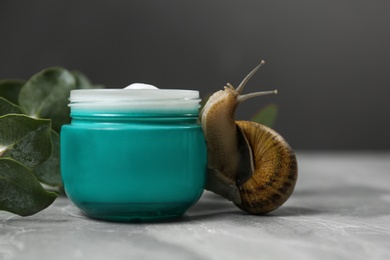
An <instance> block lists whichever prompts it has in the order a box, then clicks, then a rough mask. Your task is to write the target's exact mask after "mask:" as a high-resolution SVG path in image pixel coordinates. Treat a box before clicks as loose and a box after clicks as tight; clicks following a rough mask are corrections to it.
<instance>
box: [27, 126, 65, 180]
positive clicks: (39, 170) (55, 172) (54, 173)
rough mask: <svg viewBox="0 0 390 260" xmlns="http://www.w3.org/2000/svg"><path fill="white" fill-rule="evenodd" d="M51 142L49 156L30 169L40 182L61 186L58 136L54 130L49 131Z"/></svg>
mask: <svg viewBox="0 0 390 260" xmlns="http://www.w3.org/2000/svg"><path fill="white" fill-rule="evenodd" d="M51 142H52V145H53V149H52V152H51V156H50V157H49V159H47V161H45V162H44V163H43V164H41V165H39V166H37V167H35V168H33V169H32V171H33V173H34V174H35V176H36V177H37V178H38V180H39V181H40V182H42V183H44V184H47V185H49V186H53V187H61V186H62V181H61V174H60V136H59V135H58V134H57V133H56V132H54V131H51Z"/></svg>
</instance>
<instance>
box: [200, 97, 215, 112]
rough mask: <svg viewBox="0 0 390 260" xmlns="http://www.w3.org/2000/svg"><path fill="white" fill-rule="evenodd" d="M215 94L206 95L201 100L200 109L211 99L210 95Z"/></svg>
mask: <svg viewBox="0 0 390 260" xmlns="http://www.w3.org/2000/svg"><path fill="white" fill-rule="evenodd" d="M212 95H213V94H211V93H209V94H207V95H206V96H204V97H203V98H202V100H201V102H200V110H202V109H203V107H204V106H205V105H206V103H207V101H209V99H210V97H211V96H212Z"/></svg>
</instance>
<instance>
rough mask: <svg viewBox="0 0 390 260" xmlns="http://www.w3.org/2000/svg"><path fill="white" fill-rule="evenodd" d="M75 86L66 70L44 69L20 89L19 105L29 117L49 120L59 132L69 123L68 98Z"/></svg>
mask: <svg viewBox="0 0 390 260" xmlns="http://www.w3.org/2000/svg"><path fill="white" fill-rule="evenodd" d="M76 84H77V83H76V79H75V77H74V76H73V74H72V73H70V72H69V71H68V70H66V69H63V68H48V69H45V70H43V71H41V72H39V73H37V74H35V75H34V76H32V77H31V78H30V79H29V80H28V81H27V82H26V84H25V85H24V86H23V87H22V89H21V90H20V93H19V99H18V100H19V105H20V107H21V108H22V110H23V111H24V112H25V113H26V114H27V115H29V116H31V117H34V118H48V119H51V120H52V126H53V129H55V130H57V131H59V130H60V128H61V126H62V125H63V124H66V123H69V122H70V117H69V108H68V98H69V93H70V91H71V90H72V89H75V88H76Z"/></svg>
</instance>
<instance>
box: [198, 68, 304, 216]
mask: <svg viewBox="0 0 390 260" xmlns="http://www.w3.org/2000/svg"><path fill="white" fill-rule="evenodd" d="M264 63H265V62H264V61H261V63H260V64H259V65H258V66H256V67H255V68H254V69H253V70H252V71H251V72H250V73H249V74H248V75H247V76H246V77H245V78H244V80H243V81H242V82H241V84H240V85H239V86H238V87H237V88H236V89H235V88H234V87H233V86H232V85H231V84H230V83H227V86H225V87H224V90H219V91H217V92H215V93H214V94H213V95H211V96H210V98H209V99H208V101H207V102H206V104H205V105H204V107H203V108H202V110H201V112H200V123H201V125H202V130H203V133H204V136H205V139H206V146H207V160H208V162H207V164H208V165H207V166H208V173H207V180H206V185H205V189H206V190H209V191H212V192H214V193H217V194H219V195H221V196H223V197H225V198H227V199H228V200H230V201H232V202H233V203H234V204H235V205H236V206H238V207H239V208H240V209H242V210H244V211H246V212H248V213H251V214H265V213H268V212H270V211H273V210H275V209H276V208H278V207H279V206H281V205H282V204H283V203H284V202H286V200H287V199H288V198H289V197H290V196H291V194H292V193H293V190H294V187H295V184H296V181H297V177H298V167H297V160H296V156H295V153H294V151H293V150H292V148H291V147H290V146H289V144H288V143H287V142H286V141H285V140H284V139H283V137H282V136H281V135H279V134H278V133H277V132H275V131H274V130H272V129H271V128H269V127H267V126H264V125H261V124H259V123H255V122H249V121H235V120H234V115H235V111H236V109H237V107H238V105H239V104H240V103H241V102H243V101H245V100H247V99H249V98H253V97H257V96H263V95H268V94H276V93H277V91H276V90H275V91H264V92H255V93H250V94H245V95H244V94H241V93H242V91H243V89H244V87H245V85H246V83H247V82H248V81H249V79H250V78H251V77H252V76H253V74H255V72H256V71H257V70H258V69H259V68H260V67H261V66H262V65H263V64H264Z"/></svg>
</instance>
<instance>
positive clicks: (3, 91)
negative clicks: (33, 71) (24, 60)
mask: <svg viewBox="0 0 390 260" xmlns="http://www.w3.org/2000/svg"><path fill="white" fill-rule="evenodd" d="M24 83H26V81H25V80H22V79H4V80H0V97H3V98H5V99H7V100H9V101H10V102H12V103H14V104H18V95H19V91H20V89H21V88H22V87H23V85H24Z"/></svg>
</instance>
